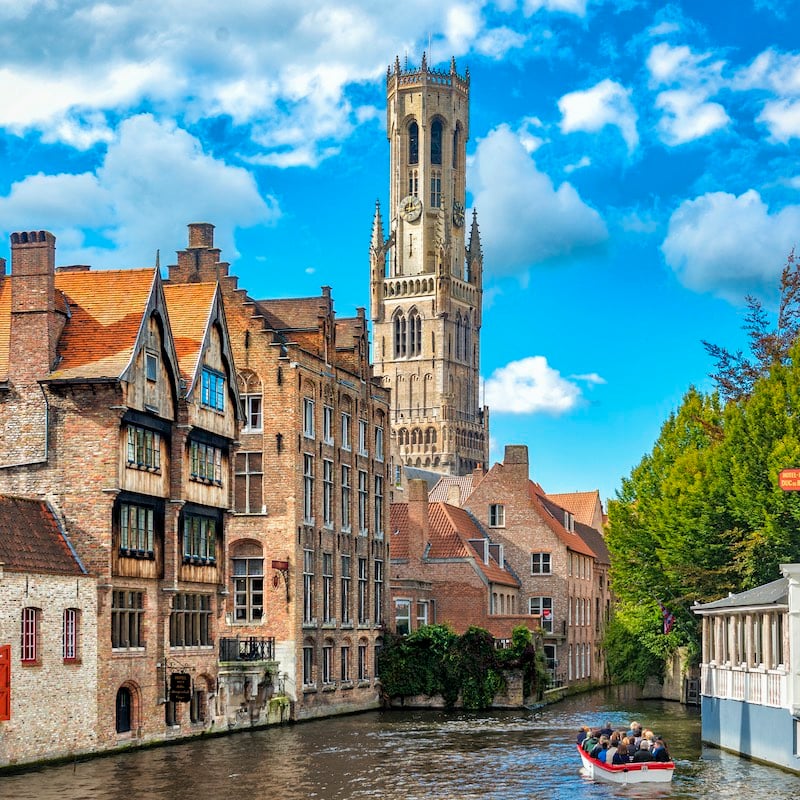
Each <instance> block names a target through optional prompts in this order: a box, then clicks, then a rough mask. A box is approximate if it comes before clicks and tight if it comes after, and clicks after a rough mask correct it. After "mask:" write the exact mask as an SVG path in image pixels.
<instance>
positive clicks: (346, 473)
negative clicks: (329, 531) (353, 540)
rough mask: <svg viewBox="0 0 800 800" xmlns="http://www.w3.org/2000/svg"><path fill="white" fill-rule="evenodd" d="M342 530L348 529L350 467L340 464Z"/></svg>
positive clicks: (346, 531)
mask: <svg viewBox="0 0 800 800" xmlns="http://www.w3.org/2000/svg"><path fill="white" fill-rule="evenodd" d="M342 530H343V531H344V532H345V533H348V532H349V531H350V467H348V466H347V465H346V464H342Z"/></svg>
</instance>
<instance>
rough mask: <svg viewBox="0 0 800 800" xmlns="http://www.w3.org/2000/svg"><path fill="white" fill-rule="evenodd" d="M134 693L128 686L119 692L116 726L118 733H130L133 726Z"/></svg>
mask: <svg viewBox="0 0 800 800" xmlns="http://www.w3.org/2000/svg"><path fill="white" fill-rule="evenodd" d="M132 717H133V695H132V694H131V690H130V689H129V688H128V687H127V686H122V687H121V688H120V689H119V691H118V692H117V702H116V719H115V727H116V731H117V733H128V731H130V730H131V728H132V727H133V719H132Z"/></svg>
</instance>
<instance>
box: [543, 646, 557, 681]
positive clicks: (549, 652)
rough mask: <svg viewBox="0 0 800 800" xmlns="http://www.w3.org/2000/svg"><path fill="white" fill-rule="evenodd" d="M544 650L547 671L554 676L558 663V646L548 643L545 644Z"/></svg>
mask: <svg viewBox="0 0 800 800" xmlns="http://www.w3.org/2000/svg"><path fill="white" fill-rule="evenodd" d="M542 650H543V651H544V660H545V664H546V665H547V671H548V672H549V673H550V675H551V676H553V675H554V674H555V671H556V665H557V663H558V662H557V661H556V646H555V645H554V644H546V645H543V647H542Z"/></svg>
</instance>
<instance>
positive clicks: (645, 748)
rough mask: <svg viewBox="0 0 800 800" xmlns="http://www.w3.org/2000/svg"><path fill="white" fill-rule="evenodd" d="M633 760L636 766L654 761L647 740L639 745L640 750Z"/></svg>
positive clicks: (643, 740)
mask: <svg viewBox="0 0 800 800" xmlns="http://www.w3.org/2000/svg"><path fill="white" fill-rule="evenodd" d="M631 760H632V761H633V763H634V764H640V763H642V762H643V761H652V760H653V754H652V753H651V752H650V744H649V742H648V741H647V739H642V741H641V742H640V743H639V749H638V750H637V751H636V755H635V756H634V757H633V758H632V759H631Z"/></svg>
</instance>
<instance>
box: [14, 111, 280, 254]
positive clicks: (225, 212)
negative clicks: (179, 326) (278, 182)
mask: <svg viewBox="0 0 800 800" xmlns="http://www.w3.org/2000/svg"><path fill="white" fill-rule="evenodd" d="M279 213H280V212H279V210H278V206H277V202H276V201H275V200H274V198H271V197H267V198H264V197H261V196H260V195H259V192H258V188H257V186H256V183H255V180H254V179H253V176H252V175H251V174H250V173H249V172H247V171H246V170H244V169H242V168H241V167H232V166H229V165H227V164H225V163H224V162H222V161H220V160H217V159H215V158H213V157H211V156H209V155H207V154H206V153H204V152H203V150H202V147H201V145H200V143H199V142H198V140H197V139H195V138H194V137H192V136H191V135H189V134H188V133H187V132H186V131H184V130H181V129H179V128H177V127H176V126H175V125H173V124H171V123H158V122H156V120H155V119H153V117H152V116H150V115H146V114H143V115H139V116H136V117H132V118H130V119H128V120H126V121H125V122H123V123H122V125H121V126H120V128H119V132H118V135H117V137H116V138H115V139H114V141H112V142H111V144H110V145H109V147H108V151H107V154H106V156H105V159H104V161H103V163H102V165H101V166H100V167H99V169H98V170H97V172H96V173H94V174H93V173H83V174H80V175H68V174H59V175H42V174H38V175H33V176H29V177H27V178H25V180H23V181H20V182H18V183H16V184H14V185H13V186H12V187H11V191H10V192H9V194H8V195H6V196H5V197H0V217H2V218H3V220H4V223H5V225H6V227H7V228H8V229H11V230H28V229H31V228H36V227H40V226H41V225H43V224H46V225H47V227H48V228H49V229H51V230H52V231H53V233H55V234H56V236H57V237H58V247H59V263H81V264H92V265H93V266H98V267H110V266H116V267H130V266H143V265H147V264H152V263H154V260H155V251H156V249H159V248H160V249H161V250H162V252H163V251H164V250H165V248H166V250H167V252H168V251H169V249H170V248H172V249H177V247H176V246H175V245H176V244H177V245H178V246H182V245H183V243H184V240H183V237H184V234H183V231H184V230H185V225H186V224H187V223H189V222H196V221H198V220H200V221H208V222H212V223H214V224H215V225H216V226H217V236H216V239H217V242H216V243H217V245H218V246H219V247H221V248H222V250H223V253H224V256H225V257H226V258H228V259H230V260H232V259H233V258H235V256H236V248H235V243H234V230H235V229H236V228H237V227H250V226H253V225H258V224H267V223H269V222H271V221H273V220H274V219H276V218H277V216H278V215H279ZM98 230H99V231H100V236H101V237H103V238H104V239H105V241H106V243H107V244H106V245H105V246H104V245H103V244H102V243H101V244H98V243H97V242H95V241H94V240H90V239H89V238H88V233H89V232H90V231H92V232H94V231H98ZM176 236H180V237H181V239H180V240H179V241H178V242H176Z"/></svg>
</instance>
